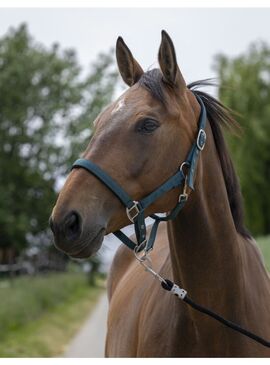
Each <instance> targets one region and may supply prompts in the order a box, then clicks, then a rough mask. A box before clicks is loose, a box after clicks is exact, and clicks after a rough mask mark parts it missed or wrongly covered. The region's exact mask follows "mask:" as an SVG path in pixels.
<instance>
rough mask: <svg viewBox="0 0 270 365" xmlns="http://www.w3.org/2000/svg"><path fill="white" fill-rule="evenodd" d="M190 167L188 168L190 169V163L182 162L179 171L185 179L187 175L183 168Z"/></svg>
mask: <svg viewBox="0 0 270 365" xmlns="http://www.w3.org/2000/svg"><path fill="white" fill-rule="evenodd" d="M185 165H186V166H188V167H190V163H189V162H187V161H184V162H182V164H181V166H180V168H179V170H180V171H181V172H182V174H183V176H184V177H186V176H187V175H186V174H184V171H183V167H184V166H185Z"/></svg>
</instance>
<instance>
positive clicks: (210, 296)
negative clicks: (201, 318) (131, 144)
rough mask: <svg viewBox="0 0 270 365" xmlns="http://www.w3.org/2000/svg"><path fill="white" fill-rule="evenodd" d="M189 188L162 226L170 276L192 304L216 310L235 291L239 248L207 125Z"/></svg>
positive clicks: (239, 284)
mask: <svg viewBox="0 0 270 365" xmlns="http://www.w3.org/2000/svg"><path fill="white" fill-rule="evenodd" d="M195 188H196V190H195V191H194V192H192V193H191V194H190V197H189V200H188V201H187V203H186V205H185V207H184V209H183V210H182V211H181V212H180V214H179V215H178V216H177V217H176V219H175V220H174V221H171V222H170V223H168V236H169V242H170V251H171V259H172V266H173V267H172V268H173V275H174V280H175V282H176V283H178V284H180V285H181V286H182V287H183V288H185V289H186V290H187V291H188V293H189V294H190V296H191V297H193V298H194V300H195V301H197V302H199V303H202V304H204V305H206V306H207V305H209V306H211V307H213V304H214V307H215V308H216V309H219V308H221V307H223V306H224V298H227V299H228V300H230V299H231V298H232V297H231V293H235V292H239V290H240V287H241V265H240V263H239V261H241V260H240V255H241V247H240V242H239V239H238V238H239V235H238V233H237V232H236V229H235V225H234V221H233V218H232V214H231V209H230V205H229V201H228V195H227V190H226V186H225V182H224V177H223V172H222V169H221V166H220V161H219V157H218V155H217V151H216V147H215V143H214V139H213V136H212V132H211V128H210V126H209V123H208V126H207V144H206V147H205V149H204V151H203V152H202V153H201V157H200V160H199V164H198V168H197V177H196V184H195Z"/></svg>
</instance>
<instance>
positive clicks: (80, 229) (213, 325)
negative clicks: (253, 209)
mask: <svg viewBox="0 0 270 365" xmlns="http://www.w3.org/2000/svg"><path fill="white" fill-rule="evenodd" d="M116 56H117V63H118V67H119V71H120V74H121V76H122V78H123V80H124V81H125V82H126V84H127V85H128V86H129V88H128V89H127V91H126V92H124V94H123V95H122V96H120V98H119V99H118V100H116V101H115V102H114V103H112V104H111V105H109V106H108V107H107V108H106V109H105V110H104V111H103V112H102V113H101V114H100V115H99V116H98V118H97V119H96V121H95V133H94V135H93V137H92V139H91V141H90V143H89V145H88V147H87V149H86V151H85V152H84V154H83V158H84V159H85V160H88V161H91V162H93V163H94V164H96V165H97V166H99V168H101V169H102V171H104V172H106V174H108V175H109V176H110V177H112V178H113V180H114V181H115V182H116V183H117V184H118V185H119V186H121V187H122V188H123V189H124V190H125V191H126V192H127V194H128V195H129V196H130V197H132V199H133V200H134V201H140V200H141V199H142V198H144V197H145V196H147V195H148V194H150V193H151V192H153V191H155V190H156V189H157V188H158V187H159V186H161V185H162V184H163V183H164V182H166V181H167V180H168V179H169V178H170V177H171V176H172V175H174V174H175V173H176V172H177V171H178V170H179V167H180V165H181V164H182V162H183V161H185V159H186V156H187V154H188V152H189V150H190V148H191V146H192V144H193V143H194V140H195V139H196V136H197V134H198V120H199V117H200V113H201V106H200V104H199V103H198V100H197V97H198V96H199V97H200V98H201V99H202V100H203V103H204V105H205V108H206V111H207V123H206V129H205V131H206V135H207V142H206V145H205V148H204V150H203V151H202V153H201V154H200V157H199V160H198V164H197V168H196V172H195V177H196V181H195V190H194V191H193V190H192V189H188V190H189V191H188V200H187V202H186V204H185V207H184V208H183V209H182V210H181V212H180V213H179V214H178V215H177V216H176V218H175V219H174V220H172V221H169V222H167V223H162V224H161V226H160V229H159V231H158V235H157V239H156V242H155V247H154V250H153V251H152V252H151V259H152V264H153V267H154V268H155V270H156V271H157V272H158V273H159V274H160V275H162V276H164V277H169V278H172V279H173V280H174V281H175V282H176V283H179V284H181V285H182V286H183V287H184V288H185V289H187V290H188V292H189V294H190V296H191V297H192V298H193V299H194V300H196V301H197V302H198V303H200V304H203V305H204V306H206V307H208V308H211V309H212V310H214V311H215V312H217V313H219V314H220V315H222V316H224V317H225V318H227V319H230V320H231V321H234V322H237V323H239V324H240V325H242V326H243V327H245V328H248V329H249V330H251V331H253V332H254V333H256V334H257V335H260V336H262V337H265V338H268V339H269V338H270V311H269V305H270V281H269V277H268V274H267V272H266V270H265V267H264V264H263V261H262V258H261V254H260V251H259V250H258V248H257V245H256V243H255V241H254V239H253V238H252V237H251V236H250V234H249V232H248V231H247V230H246V228H245V227H244V224H243V209H242V201H241V199H242V198H241V192H240V187H239V183H238V179H237V176H236V174H235V171H234V168H233V165H232V162H231V159H230V156H229V153H228V150H227V148H226V144H225V141H224V138H223V134H222V130H221V127H222V126H223V125H227V126H229V127H230V126H234V125H235V122H234V120H233V119H232V117H231V115H230V113H229V112H228V110H227V109H226V108H225V107H224V106H223V105H222V104H221V103H220V102H218V101H217V100H215V99H214V98H213V97H211V96H210V95H208V94H206V93H204V92H201V91H198V90H197V89H196V87H197V86H200V82H198V83H194V84H192V85H190V86H187V85H186V83H185V80H184V78H183V76H182V74H181V72H180V69H179V67H178V64H177V60H176V54H175V49H174V46H173V42H172V40H171V39H170V37H169V36H168V34H167V33H166V32H164V31H163V32H162V40H161V45H160V48H159V53H158V60H159V65H160V69H153V70H150V71H147V72H144V71H143V69H142V67H141V66H140V65H139V63H138V62H137V61H136V60H135V59H134V57H133V56H132V53H131V52H130V50H129V49H128V47H127V46H126V44H125V43H124V41H123V40H122V38H118V40H117V44H116ZM196 96H197V97H196ZM182 189H183V187H182V186H178V187H175V188H173V189H171V190H170V191H168V192H166V194H164V195H162V196H161V197H159V198H158V199H157V200H156V201H155V202H154V203H152V204H151V205H150V206H149V207H147V208H146V209H145V212H144V214H145V216H149V215H152V214H154V213H157V212H159V213H168V212H170V211H171V210H172V209H174V207H175V205H176V204H177V202H178V200H179V195H181V193H182ZM50 224H51V227H52V230H53V233H54V237H55V244H56V246H57V247H59V248H60V249H61V250H62V251H64V252H66V253H67V254H68V255H70V256H72V257H77V258H86V257H89V256H91V255H92V254H94V253H96V252H97V251H98V250H99V248H100V247H101V244H102V241H103V238H104V235H106V234H109V233H111V232H115V231H118V230H119V229H121V228H123V227H125V226H127V225H128V224H130V221H129V219H128V216H127V214H126V209H125V207H124V206H123V204H122V202H121V201H120V200H119V198H118V197H117V196H116V195H115V194H114V192H113V191H112V190H111V189H109V188H108V186H107V185H106V184H104V183H103V182H102V181H101V180H100V179H99V178H97V177H96V176H95V175H94V174H90V173H89V171H87V170H86V169H83V168H76V169H73V170H72V171H71V173H70V174H69V176H68V178H67V180H66V183H65V185H64V187H63V189H62V190H61V192H60V194H59V197H58V200H57V202H56V205H55V207H54V209H53V213H52V216H51V220H50ZM108 296H109V301H110V306H109V315H108V330H107V339H106V356H108V357H187V356H191V357H195V356H196V357H198V356H201V357H205V356H218V357H224V356H229V357H236V356H237V357H247V356H250V357H254V356H261V357H262V356H270V350H269V349H268V348H266V347H263V346H262V345H260V344H258V343H256V342H253V341H252V340H250V339H248V338H246V337H244V336H242V335H241V334H239V333H236V332H233V331H232V330H231V329H229V328H226V327H224V326H222V324H220V323H218V322H216V321H214V320H213V319H211V318H209V317H206V316H204V315H203V314H201V313H199V312H196V311H194V309H192V308H190V307H188V306H187V305H186V304H185V303H183V302H181V301H179V300H178V299H177V298H176V297H174V296H171V295H170V294H169V293H166V292H164V291H163V290H162V289H161V287H160V285H159V283H158V281H155V280H154V279H153V277H152V276H151V275H149V273H148V272H146V271H144V270H143V269H142V267H141V266H140V265H138V263H137V261H136V260H135V258H134V253H133V251H132V250H129V249H128V248H127V247H125V246H121V247H120V248H119V250H118V252H117V253H116V255H115V258H114V261H113V264H112V268H111V273H110V276H109V279H108Z"/></svg>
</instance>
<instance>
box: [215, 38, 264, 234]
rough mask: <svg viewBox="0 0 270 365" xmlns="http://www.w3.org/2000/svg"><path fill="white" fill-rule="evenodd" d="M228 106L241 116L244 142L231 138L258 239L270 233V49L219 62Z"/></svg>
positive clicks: (256, 45) (221, 93) (253, 50)
mask: <svg viewBox="0 0 270 365" xmlns="http://www.w3.org/2000/svg"><path fill="white" fill-rule="evenodd" d="M215 68H216V70H217V71H218V75H219V78H220V84H221V87H220V89H219V96H220V98H221V100H222V101H223V102H224V103H225V105H227V106H229V107H230V108H231V109H233V110H235V111H236V112H238V113H239V114H240V117H238V118H237V119H238V122H239V123H240V125H241V126H242V128H243V135H242V138H241V139H240V140H239V139H238V138H235V137H232V136H228V142H229V146H230V149H231V151H232V155H233V159H234V162H235V165H236V168H237V172H238V174H239V177H240V182H241V187H242V192H243V196H244V201H245V213H246V222H247V226H248V227H249V228H250V230H251V232H252V233H253V234H255V235H264V234H269V233H270V185H269V181H270V47H269V46H268V45H267V44H266V43H263V42H258V43H254V44H252V45H251V46H250V47H249V49H248V51H247V52H246V53H245V54H242V55H240V56H238V57H235V58H232V59H229V58H228V57H226V56H224V55H219V56H218V57H217V58H216V64H215Z"/></svg>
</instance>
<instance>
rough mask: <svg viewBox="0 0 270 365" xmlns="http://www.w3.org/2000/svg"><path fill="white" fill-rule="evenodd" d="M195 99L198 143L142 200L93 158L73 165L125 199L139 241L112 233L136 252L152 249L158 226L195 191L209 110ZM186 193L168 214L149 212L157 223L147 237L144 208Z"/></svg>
mask: <svg viewBox="0 0 270 365" xmlns="http://www.w3.org/2000/svg"><path fill="white" fill-rule="evenodd" d="M196 98H197V100H198V102H199V104H200V106H201V113H200V117H199V123H198V124H199V128H198V129H199V131H198V133H197V137H196V140H195V142H194V143H193V144H192V147H191V149H190V151H189V153H188V155H187V158H186V160H185V161H184V162H182V164H181V165H180V167H179V170H178V171H177V172H176V174H174V175H173V176H172V177H170V178H169V179H168V180H167V181H166V182H165V183H164V184H162V185H161V186H159V187H158V188H157V189H156V190H154V191H153V192H152V193H150V194H149V195H147V196H146V197H144V198H143V199H141V200H140V201H135V200H133V199H132V198H131V197H130V196H129V195H128V194H127V193H126V191H125V190H124V189H123V188H122V187H121V186H120V185H119V184H118V183H117V182H116V181H114V180H113V179H112V177H111V176H109V175H108V174H107V173H106V172H105V171H103V170H102V169H101V168H100V167H99V166H97V165H96V164H94V163H93V162H92V161H89V160H86V159H79V160H77V161H75V162H74V164H73V165H72V169H74V168H83V169H85V170H87V171H88V172H90V173H91V174H93V175H94V176H96V177H97V178H98V179H99V180H100V181H102V182H103V184H105V185H106V186H107V188H108V189H110V190H111V191H112V192H113V193H114V194H115V195H116V196H117V197H118V199H119V200H120V201H121V202H122V204H123V205H124V206H125V207H126V213H127V216H128V219H129V220H130V221H131V223H133V224H134V228H135V234H136V240H137V242H133V241H132V240H131V239H130V238H129V237H127V236H126V235H125V234H124V233H123V232H122V231H116V232H113V234H114V235H115V236H116V237H117V238H118V239H120V240H121V241H122V242H123V243H124V244H125V245H126V246H128V247H129V248H130V249H132V250H135V249H136V251H141V250H142V249H144V250H145V252H146V253H148V252H149V251H150V250H152V249H153V245H154V242H155V238H156V234H157V229H158V225H159V223H160V222H162V221H168V220H171V219H174V218H175V217H176V216H177V214H178V213H179V212H180V210H181V209H182V208H183V207H184V205H185V203H186V201H187V199H188V194H187V189H188V188H190V189H192V190H194V180H195V172H196V167H197V162H198V158H199V155H200V152H201V151H202V150H203V148H204V146H205V142H206V133H205V125H206V109H205V106H204V104H203V101H202V99H201V98H200V97H199V96H197V95H196ZM184 167H186V169H187V173H186V174H185V173H184V171H183V168H184ZM183 184H184V186H183V192H182V193H181V194H180V195H179V198H178V202H177V204H176V206H175V207H174V208H173V210H172V211H171V212H170V213H169V214H168V215H167V216H165V217H160V216H158V215H156V214H152V215H150V217H151V218H153V219H154V221H155V222H154V224H153V226H152V228H151V231H150V234H149V238H148V239H147V237H146V224H145V214H144V213H145V209H146V208H148V207H149V206H150V205H151V204H152V203H153V202H155V201H156V200H157V199H158V198H160V197H161V196H162V195H163V194H165V193H167V192H168V191H170V190H172V189H174V188H177V187H180V186H181V185H183Z"/></svg>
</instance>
